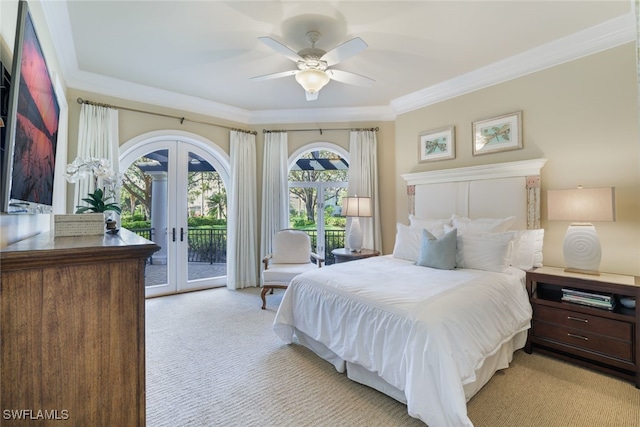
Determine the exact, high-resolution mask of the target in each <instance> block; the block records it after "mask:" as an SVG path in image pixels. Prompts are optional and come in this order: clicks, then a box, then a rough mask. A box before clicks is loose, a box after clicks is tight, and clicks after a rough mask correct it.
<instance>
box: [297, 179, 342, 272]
mask: <svg viewBox="0 0 640 427" xmlns="http://www.w3.org/2000/svg"><path fill="white" fill-rule="evenodd" d="M346 187H347V183H346V182H290V183H289V195H290V198H289V200H290V209H289V211H290V212H295V213H296V214H297V216H302V217H305V216H306V218H307V219H309V220H311V218H313V220H314V222H315V224H316V235H315V236H314V235H313V233H310V234H311V238H312V245H313V246H314V250H315V252H316V253H317V254H319V255H320V256H323V257H324V258H325V260H326V261H329V263H330V264H331V263H333V262H332V261H333V257H332V255H331V251H332V250H333V249H336V248H339V247H343V246H344V225H341V224H338V223H339V221H336V222H334V221H332V218H334V217H340V214H341V210H342V198H343V197H345V196H346V195H347V189H346ZM290 226H291V227H292V228H295V226H296V224H295V223H292V224H290Z"/></svg>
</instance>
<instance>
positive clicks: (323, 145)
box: [289, 142, 349, 171]
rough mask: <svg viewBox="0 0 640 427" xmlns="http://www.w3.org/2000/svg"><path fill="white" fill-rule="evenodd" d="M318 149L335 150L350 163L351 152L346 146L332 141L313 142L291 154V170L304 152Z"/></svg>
mask: <svg viewBox="0 0 640 427" xmlns="http://www.w3.org/2000/svg"><path fill="white" fill-rule="evenodd" d="M318 150H325V151H333V152H334V153H336V154H338V155H339V156H340V157H342V158H343V159H345V160H346V161H347V163H349V152H348V151H347V150H346V149H345V148H343V147H341V146H339V145H337V144H334V143H331V142H312V143H310V144H306V145H304V146H302V147H300V148H298V149H297V150H296V151H294V152H293V153H292V154H291V155H290V156H289V171H291V167H292V166H293V164H294V163H295V162H296V161H298V159H299V158H300V157H301V156H302V155H303V154H306V153H308V152H310V151H318Z"/></svg>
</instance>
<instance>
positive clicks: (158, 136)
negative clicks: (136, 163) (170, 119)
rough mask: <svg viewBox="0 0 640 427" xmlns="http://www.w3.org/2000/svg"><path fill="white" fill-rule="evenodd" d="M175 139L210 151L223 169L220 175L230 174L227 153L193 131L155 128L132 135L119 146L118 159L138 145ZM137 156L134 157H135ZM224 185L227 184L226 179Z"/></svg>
mask: <svg viewBox="0 0 640 427" xmlns="http://www.w3.org/2000/svg"><path fill="white" fill-rule="evenodd" d="M175 139H183V140H184V141H185V142H189V143H191V144H193V145H195V146H197V147H200V148H202V149H203V150H205V151H206V152H209V153H211V154H212V155H213V156H214V157H215V158H216V159H217V160H218V162H219V164H220V166H221V167H222V169H223V171H224V174H221V176H223V175H225V174H226V177H227V178H228V177H230V176H231V167H230V159H229V155H228V154H227V153H226V152H225V151H224V150H223V149H221V148H220V147H219V146H218V145H217V144H216V143H214V142H213V141H211V140H209V139H207V138H204V137H202V136H200V135H197V134H195V133H191V132H185V131H182V130H156V131H152V132H147V133H143V134H141V135H138V136H136V137H133V138H131V139H130V140H128V141H127V142H125V143H124V144H122V145H121V146H120V159H121V160H122V159H124V158H126V157H128V156H129V155H130V154H131V152H133V151H136V152H138V150H139V149H140V147H144V146H147V145H149V144H154V143H156V142H159V141H167V140H175ZM143 154H144V153H143ZM138 157H140V156H138ZM138 157H136V159H137V158H138ZM134 160H135V159H134ZM218 162H216V163H218ZM125 166H126V167H125ZM129 166H131V163H129V164H128V165H121V166H120V169H121V170H123V171H124V170H127V168H128V167H129ZM214 166H215V165H214ZM225 185H228V183H227V182H226V181H225Z"/></svg>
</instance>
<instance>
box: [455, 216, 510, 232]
mask: <svg viewBox="0 0 640 427" xmlns="http://www.w3.org/2000/svg"><path fill="white" fill-rule="evenodd" d="M451 222H452V224H453V226H454V227H455V228H457V229H458V235H461V234H464V233H502V232H505V231H507V230H509V228H510V227H511V226H512V225H513V224H514V223H515V222H516V217H515V216H510V217H507V218H477V219H470V218H466V217H461V216H458V215H455V214H454V215H453V217H452V218H451Z"/></svg>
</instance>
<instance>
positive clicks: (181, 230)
mask: <svg viewBox="0 0 640 427" xmlns="http://www.w3.org/2000/svg"><path fill="white" fill-rule="evenodd" d="M180 241H181V242H184V228H182V227H180Z"/></svg>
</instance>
